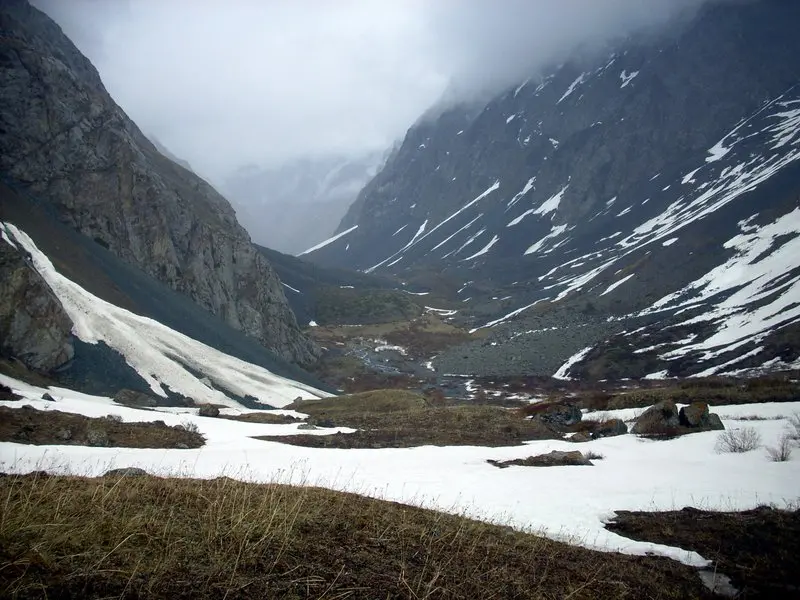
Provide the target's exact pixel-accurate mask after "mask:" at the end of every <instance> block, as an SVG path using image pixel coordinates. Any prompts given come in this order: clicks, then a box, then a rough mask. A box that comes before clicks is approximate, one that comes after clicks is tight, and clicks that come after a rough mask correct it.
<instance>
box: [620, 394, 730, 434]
mask: <svg viewBox="0 0 800 600" xmlns="http://www.w3.org/2000/svg"><path fill="white" fill-rule="evenodd" d="M717 429H725V426H724V425H723V424H722V421H721V420H720V418H719V415H716V414H713V413H710V412H709V411H708V404H706V403H705V402H694V403H692V404H690V405H689V406H686V407H683V408H681V409H680V411H679V410H678V407H677V406H676V405H675V403H674V402H672V401H671V400H665V401H663V402H659V403H658V404H655V405H653V406H651V407H650V408H648V409H647V410H646V411H645V412H644V413H643V414H642V415H641V416H640V417H639V418H638V419H637V420H636V424H635V425H634V426H633V428H632V429H631V432H632V433H635V434H636V435H642V436H650V437H674V436H678V435H684V434H686V433H696V432H699V431H711V430H717Z"/></svg>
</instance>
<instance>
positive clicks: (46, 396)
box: [42, 392, 56, 402]
mask: <svg viewBox="0 0 800 600" xmlns="http://www.w3.org/2000/svg"><path fill="white" fill-rule="evenodd" d="M42 400H47V401H48V402H55V401H56V399H55V398H53V397H52V396H51V395H50V394H48V393H47V392H45V393H44V394H42Z"/></svg>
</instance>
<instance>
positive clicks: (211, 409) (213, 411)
mask: <svg viewBox="0 0 800 600" xmlns="http://www.w3.org/2000/svg"><path fill="white" fill-rule="evenodd" d="M197 414H198V415H200V416H201V417H218V416H219V409H218V408H217V407H216V406H213V405H212V404H204V405H203V406H201V407H200V410H199V411H197Z"/></svg>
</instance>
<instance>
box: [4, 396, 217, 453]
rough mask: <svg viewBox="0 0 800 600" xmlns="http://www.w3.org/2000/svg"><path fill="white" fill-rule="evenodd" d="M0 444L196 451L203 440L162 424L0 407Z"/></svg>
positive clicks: (192, 433)
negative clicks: (125, 421)
mask: <svg viewBox="0 0 800 600" xmlns="http://www.w3.org/2000/svg"><path fill="white" fill-rule="evenodd" d="M0 441H2V442H15V443H17V444H34V445H37V446H38V445H43V444H58V445H69V446H99V447H119V448H199V447H200V446H202V445H203V444H204V443H205V438H203V436H202V435H200V434H199V433H197V432H194V431H187V430H186V429H183V428H182V427H170V426H169V425H167V424H165V423H164V421H152V422H149V423H124V422H122V421H119V420H116V419H114V418H109V417H101V418H90V417H85V416H83V415H75V414H70V413H65V412H61V411H58V410H36V409H34V408H31V407H30V406H23V407H20V408H8V407H5V406H0Z"/></svg>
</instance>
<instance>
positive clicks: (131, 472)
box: [103, 467, 148, 477]
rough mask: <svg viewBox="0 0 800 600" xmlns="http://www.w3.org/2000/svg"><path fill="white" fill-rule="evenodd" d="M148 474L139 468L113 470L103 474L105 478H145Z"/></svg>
mask: <svg viewBox="0 0 800 600" xmlns="http://www.w3.org/2000/svg"><path fill="white" fill-rule="evenodd" d="M147 475H148V473H147V471H145V470H144V469H140V468H139V467H122V468H121V469H111V470H110V471H106V472H105V473H103V477H143V476H147Z"/></svg>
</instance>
